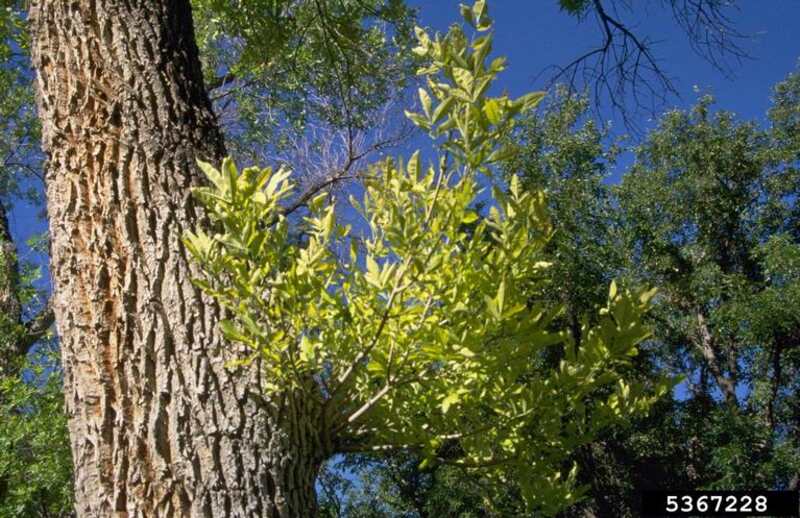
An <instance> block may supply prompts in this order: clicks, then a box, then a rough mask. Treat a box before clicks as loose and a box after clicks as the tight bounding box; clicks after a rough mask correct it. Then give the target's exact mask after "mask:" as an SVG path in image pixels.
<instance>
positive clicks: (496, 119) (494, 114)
mask: <svg viewBox="0 0 800 518" xmlns="http://www.w3.org/2000/svg"><path fill="white" fill-rule="evenodd" d="M483 113H485V114H486V118H487V119H489V122H491V123H492V124H499V123H500V120H501V116H502V111H501V108H500V103H498V102H497V100H496V99H488V100H487V101H486V102H485V103H484V105H483Z"/></svg>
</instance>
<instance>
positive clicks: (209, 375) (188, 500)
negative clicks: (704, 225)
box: [30, 0, 320, 517]
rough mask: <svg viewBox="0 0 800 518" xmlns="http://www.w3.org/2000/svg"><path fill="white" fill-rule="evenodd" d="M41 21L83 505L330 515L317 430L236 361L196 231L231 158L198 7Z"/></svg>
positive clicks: (50, 6)
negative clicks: (207, 171)
mask: <svg viewBox="0 0 800 518" xmlns="http://www.w3.org/2000/svg"><path fill="white" fill-rule="evenodd" d="M30 22H31V30H32V44H33V48H32V53H33V62H34V66H35V68H36V71H37V93H38V102H39V111H40V117H41V118H42V124H43V144H44V148H45V151H46V153H47V155H48V165H47V169H46V170H47V177H46V180H47V199H48V217H49V224H50V235H51V240H52V250H51V253H52V259H51V261H52V265H51V271H52V276H53V283H54V289H55V298H54V301H53V307H54V310H55V314H56V324H57V328H58V333H59V336H60V339H61V347H62V356H63V363H64V370H65V395H66V407H67V411H68V414H69V426H70V436H71V442H72V451H73V458H74V463H75V482H76V502H77V511H78V514H79V515H80V516H92V517H94V516H102V517H106V516H148V517H149V516H280V517H288V516H310V515H313V514H314V508H315V503H314V488H313V480H314V477H315V476H316V470H317V468H318V466H319V462H320V456H319V455H317V454H316V453H315V452H314V451H312V448H313V445H314V444H315V441H314V440H313V437H312V436H313V435H314V433H315V429H314V426H313V424H312V423H310V421H309V416H308V415H307V413H303V412H301V411H298V410H297V409H298V408H300V409H302V405H277V404H274V405H273V404H271V403H270V404H266V405H265V404H264V403H257V402H256V400H255V398H251V397H249V395H248V394H250V393H251V391H259V390H260V383H259V382H258V379H257V378H258V376H257V373H256V372H255V369H254V368H250V369H249V370H247V371H246V372H245V371H244V370H240V371H239V372H236V373H233V372H231V371H229V370H228V369H226V367H225V363H226V361H227V360H229V359H231V358H232V357H233V356H234V355H236V354H237V351H234V350H233V348H232V346H230V345H227V344H224V343H223V342H222V340H221V339H220V338H219V337H218V335H217V333H216V331H215V329H216V324H217V322H218V320H219V318H220V311H219V309H218V308H217V307H216V306H215V305H214V304H213V303H211V302H210V301H209V300H208V299H206V298H204V297H202V296H201V294H200V292H199V290H197V289H196V288H195V287H194V286H192V284H191V283H190V278H191V277H194V276H199V275H198V272H197V271H196V270H195V269H194V267H193V266H192V265H191V263H190V262H189V260H188V257H187V254H186V252H185V251H184V249H183V247H182V245H181V244H180V239H181V236H182V234H183V232H184V231H185V230H188V229H192V228H194V227H195V225H196V224H197V222H198V221H200V220H201V217H200V215H199V214H198V212H197V210H198V209H197V208H196V206H195V204H194V202H193V201H192V198H191V195H190V187H191V186H193V185H196V184H198V183H199V182H200V181H201V180H200V178H199V175H198V172H197V169H196V165H195V159H196V158H201V159H204V160H208V161H212V162H218V161H219V159H220V158H221V156H222V154H223V153H224V149H223V144H222V137H221V135H220V132H219V129H218V126H217V123H216V120H215V117H214V115H213V112H212V110H211V106H210V103H209V101H208V96H207V94H206V92H205V90H204V88H203V81H202V75H201V70H200V64H199V60H198V56H197V48H196V45H195V42H194V32H193V28H192V20H191V10H190V6H189V2H188V1H187V0H150V1H137V0H72V1H66V0H37V1H34V2H33V5H32V6H31V11H30ZM239 352H240V351H239Z"/></svg>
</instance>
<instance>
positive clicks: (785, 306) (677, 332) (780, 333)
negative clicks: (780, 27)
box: [619, 74, 800, 488]
mask: <svg viewBox="0 0 800 518" xmlns="http://www.w3.org/2000/svg"><path fill="white" fill-rule="evenodd" d="M796 93H797V81H796V74H794V75H792V76H790V78H789V79H788V80H787V81H785V82H783V83H781V84H779V85H778V87H777V88H776V98H775V105H774V107H773V109H772V110H771V112H770V118H771V122H772V126H771V127H770V128H766V129H761V128H759V127H758V126H756V125H755V124H754V123H748V122H740V121H737V120H736V119H735V118H734V116H733V115H732V114H731V113H729V112H724V111H720V112H717V113H713V112H712V110H711V106H712V102H713V100H712V99H711V98H710V97H704V98H702V99H701V100H700V102H699V103H698V104H697V105H696V106H695V107H694V108H693V109H692V110H691V111H688V112H684V111H673V112H670V113H668V114H666V115H665V116H664V118H663V119H662V121H661V123H660V126H659V128H658V129H657V130H655V131H654V132H652V133H651V135H650V136H649V137H648V139H647V140H646V141H645V142H644V144H643V145H642V146H641V148H640V149H639V150H638V153H637V161H636V165H635V166H634V167H633V168H632V170H631V171H630V172H629V173H628V174H627V175H626V176H625V178H624V180H623V182H622V184H621V186H620V188H619V196H620V202H621V206H622V208H623V210H624V211H625V215H626V216H625V219H626V227H627V230H626V232H627V233H628V237H629V245H627V248H628V249H629V250H630V254H629V257H630V258H631V274H632V275H634V276H635V277H637V278H638V279H641V280H645V282H652V283H654V284H656V285H659V286H661V287H662V290H661V292H660V293H661V294H662V295H661V298H659V300H658V301H657V303H656V309H655V310H654V312H653V313H652V318H654V319H655V320H654V327H655V329H656V330H657V331H656V334H655V339H656V340H657V342H658V343H659V349H660V350H661V351H662V353H661V355H662V360H661V361H662V362H663V365H664V366H665V367H667V368H668V369H670V370H672V371H673V372H683V373H684V374H685V375H686V376H687V384H688V385H687V391H688V392H689V395H688V398H687V399H688V400H687V401H686V402H684V403H682V404H680V405H679V406H678V408H677V410H678V411H677V412H676V418H677V419H679V420H680V422H681V423H682V428H683V429H684V430H687V431H689V439H688V440H686V439H683V440H682V441H681V442H680V443H678V445H677V447H676V452H680V453H679V455H681V456H682V457H683V459H684V460H683V462H682V464H683V465H684V466H686V467H687V469H686V472H687V474H688V475H689V480H688V481H686V482H688V484H691V485H693V486H694V487H714V488H734V487H742V486H743V485H745V484H751V485H752V484H753V483H754V482H755V483H757V484H758V485H759V486H762V487H776V488H780V487H787V486H791V485H792V484H796V482H793V481H794V480H796V473H797V471H798V470H797V468H798V459H800V450H798V443H797V432H796V431H795V430H796V426H795V422H796V419H795V416H796V414H795V413H794V412H795V409H796V407H797V397H798V391H797V388H798V387H797V386H796V383H795V379H796V376H795V373H796V372H797V371H796V369H797V367H798V365H797V357H796V351H797V345H798V337H799V336H800V335H798V322H800V318H798V314H797V307H798V306H797V303H796V302H797V301H796V298H795V297H796V293H797V292H796V290H797V286H798V285H797V277H796V272H795V269H794V268H795V258H796V254H797V247H798V241H797V233H796V214H797V196H796V192H797V185H798V183H800V182H798V177H797V171H798V169H797V167H796V164H797V162H796V160H797V155H796V148H793V147H792V146H793V142H795V140H793V139H794V138H795V133H796V130H797V126H796V125H794V124H793V122H792V121H793V115H792V113H793V111H796V109H797V105H796V99H797V97H796ZM684 485H685V484H684Z"/></svg>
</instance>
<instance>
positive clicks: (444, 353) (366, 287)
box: [185, 2, 667, 513]
mask: <svg viewBox="0 0 800 518" xmlns="http://www.w3.org/2000/svg"><path fill="white" fill-rule="evenodd" d="M463 12H464V15H465V17H466V18H467V21H468V22H469V23H470V25H472V26H473V28H475V29H476V30H478V31H479V32H482V33H485V31H486V30H487V29H488V28H489V26H490V22H489V20H488V17H487V15H486V10H485V5H484V3H483V2H478V3H476V4H475V5H474V6H472V7H469V8H466V9H464V10H463ZM417 35H418V39H419V47H417V49H416V50H415V52H417V53H418V54H420V55H421V56H422V57H423V58H425V59H426V60H427V61H428V64H427V65H426V68H424V69H423V70H421V71H420V73H422V74H425V75H426V76H427V77H428V89H423V90H420V100H421V104H422V108H423V112H424V113H421V114H409V116H410V117H411V119H412V120H413V121H414V122H415V123H416V124H417V125H418V126H420V127H422V128H424V129H426V130H428V131H429V132H430V133H431V134H432V136H433V137H442V140H443V142H440V143H439V145H438V146H437V148H438V149H440V150H444V151H442V154H441V157H440V158H439V159H438V160H437V161H436V165H423V161H422V159H421V158H420V154H419V153H415V154H413V155H412V156H411V157H410V158H408V160H402V159H398V160H386V161H384V162H383V163H380V164H378V165H376V166H374V167H373V168H372V170H371V172H370V173H371V174H370V175H369V179H368V180H367V181H366V182H365V192H364V196H363V199H362V200H360V201H357V200H355V199H352V198H351V199H350V204H351V206H352V208H353V209H354V210H355V211H357V212H358V213H359V214H360V215H361V216H362V217H363V219H364V222H365V224H366V227H368V230H367V231H365V232H363V235H358V236H356V235H354V234H355V233H354V232H353V231H352V229H351V228H349V227H344V226H342V225H340V224H339V223H338V222H337V217H336V214H335V210H334V204H333V202H332V201H331V200H330V199H329V197H328V196H327V195H320V196H318V197H316V198H315V199H313V200H312V201H311V202H310V203H309V205H308V208H309V212H310V215H309V216H308V217H307V218H305V220H304V222H303V223H302V224H300V227H301V228H299V229H297V230H300V231H302V233H303V235H304V236H305V237H304V238H303V239H301V240H300V242H299V243H297V240H292V239H290V232H289V230H290V226H289V223H288V221H287V220H286V219H285V218H284V216H283V215H282V209H281V207H282V202H285V201H286V200H287V199H288V198H289V197H290V196H291V193H292V183H291V175H290V173H289V172H288V171H285V170H278V171H273V170H272V169H270V168H266V169H257V168H248V169H245V170H244V171H242V172H241V173H240V172H239V171H237V169H236V167H235V166H234V164H233V162H232V161H231V160H226V161H225V162H224V163H223V165H222V168H221V171H218V170H216V169H215V168H214V167H212V166H210V165H208V164H201V166H202V168H203V170H204V171H205V173H206V174H207V176H208V178H209V179H210V181H211V185H210V186H208V187H203V188H200V189H197V191H196V194H197V196H198V198H199V199H200V200H201V201H202V203H203V204H204V205H205V207H206V208H207V210H208V213H209V214H210V216H211V218H212V221H213V222H214V223H215V224H216V225H217V227H216V228H217V229H219V232H218V233H216V234H208V233H206V232H204V231H202V230H197V231H196V233H193V234H188V235H187V236H186V239H185V243H186V245H187V248H188V249H189V251H190V252H191V254H192V255H193V256H194V257H195V258H196V260H198V261H199V263H200V264H201V265H202V267H203V269H204V272H205V274H206V278H205V279H198V280H197V281H196V282H197V284H198V285H199V286H201V287H202V288H203V289H204V290H205V291H206V292H207V293H208V294H210V295H211V296H213V297H214V298H215V299H217V300H218V301H219V302H220V303H221V304H223V305H224V306H225V307H226V308H228V309H229V310H230V313H231V315H232V319H231V320H230V321H226V322H224V323H223V325H222V331H223V333H224V334H225V336H226V337H227V338H228V339H229V340H231V341H233V342H239V343H242V344H246V345H247V346H249V347H250V348H251V349H252V351H253V355H252V357H251V358H258V359H259V360H260V364H261V365H262V367H263V369H264V379H265V380H267V381H266V384H265V386H264V391H265V397H266V398H271V397H274V396H275V395H276V394H278V393H280V392H281V391H284V390H286V389H287V388H288V387H293V388H295V389H300V390H303V391H305V393H306V397H307V398H308V399H309V401H312V402H313V403H314V404H315V405H317V406H318V408H319V409H321V411H322V412H327V414H326V415H327V416H328V417H327V419H326V420H325V422H326V423H328V424H329V426H330V429H331V433H332V434H333V436H334V444H335V445H336V448H337V449H338V451H345V452H346V451H375V450H382V449H386V448H397V447H405V448H410V449H415V450H416V451H418V452H420V453H421V454H422V456H423V457H424V458H425V461H424V462H425V463H426V464H430V463H436V462H445V463H451V464H457V465H461V466H464V467H465V468H466V469H476V470H477V469H480V470H483V472H484V473H485V475H486V481H487V484H488V485H489V486H491V485H494V487H496V488H498V491H505V490H508V489H509V488H511V487H515V488H518V490H519V491H520V493H521V495H522V496H523V499H524V500H525V502H526V503H527V504H528V505H529V506H531V508H534V507H535V508H540V509H542V510H543V511H545V512H547V513H552V512H555V511H556V510H558V509H560V508H562V507H563V506H564V505H567V504H569V503H571V502H573V501H574V500H575V499H576V498H578V496H579V494H580V491H579V490H576V489H575V488H574V487H573V482H574V477H575V470H574V469H573V470H570V469H568V468H567V469H564V468H565V460H566V459H567V458H568V457H569V455H570V454H572V453H573V452H574V451H575V449H576V448H577V447H578V446H579V445H581V444H584V443H586V442H587V441H589V440H591V439H592V437H593V436H594V434H595V433H596V432H597V431H598V430H599V429H600V428H602V427H604V426H607V425H608V424H609V423H611V422H614V421H615V420H618V419H621V418H625V417H627V416H629V415H630V414H631V413H633V412H639V411H644V410H646V408H647V407H648V406H649V404H650V403H651V402H652V400H653V399H654V398H655V396H656V395H657V393H663V392H664V391H665V390H666V389H667V385H666V384H661V385H659V386H658V387H657V388H656V390H655V391H650V392H647V393H645V391H644V389H643V388H642V387H639V386H631V385H629V384H627V383H626V382H625V381H624V380H623V379H621V376H620V374H619V373H620V368H621V367H623V366H625V365H626V364H627V363H628V361H629V359H630V358H631V356H633V355H635V354H636V348H635V346H636V344H637V343H638V342H640V341H641V340H642V339H644V338H645V337H646V336H647V335H648V331H647V330H646V329H645V328H644V327H643V326H642V325H641V323H640V316H641V313H642V311H643V310H644V309H645V306H646V304H647V302H648V300H649V298H650V297H651V296H652V292H643V293H637V294H633V293H630V292H628V291H625V290H621V289H618V288H617V287H616V285H613V284H612V286H611V289H610V293H609V296H608V302H607V306H606V307H605V308H603V309H602V310H601V316H600V318H599V320H598V324H597V325H596V326H595V327H594V328H592V329H587V330H585V333H584V336H585V337H586V338H585V339H584V340H583V341H582V343H581V344H580V347H576V346H575V344H573V343H572V341H571V338H570V335H569V334H568V333H566V332H562V331H557V330H553V329H552V328H551V326H550V323H551V322H552V319H553V318H554V317H555V316H556V315H557V311H558V310H556V311H555V312H554V311H553V310H545V308H544V306H543V305H540V304H537V303H536V302H535V301H534V297H532V296H531V295H532V294H534V293H536V290H537V286H538V285H539V284H540V282H541V281H542V279H543V278H544V275H546V273H547V269H548V268H549V266H550V265H549V264H548V263H546V262H544V261H543V260H542V255H541V250H542V248H543V246H544V245H545V244H546V242H547V240H548V238H549V237H550V235H551V228H552V227H551V224H550V222H549V221H548V217H547V214H546V213H545V201H544V195H543V194H542V193H538V194H535V195H534V194H530V193H529V192H526V191H523V190H522V189H520V188H519V184H518V182H517V181H516V180H515V179H514V180H512V181H511V183H510V186H509V188H508V190H507V192H506V193H502V192H501V191H500V190H497V189H495V190H494V194H493V198H492V203H491V205H490V209H489V210H488V215H486V216H485V217H483V216H481V215H480V214H479V213H478V212H477V211H476V209H475V200H476V196H477V195H478V193H479V191H480V185H481V181H479V178H480V175H485V174H488V173H490V172H491V170H490V164H491V163H492V162H494V161H496V160H497V159H498V156H500V155H501V154H502V153H503V151H502V150H499V149H498V148H497V145H496V143H497V142H498V140H499V138H500V136H502V135H504V134H507V132H508V131H510V129H511V127H512V126H513V124H514V119H515V116H516V115H518V114H520V113H521V112H523V111H525V110H528V109H530V108H532V107H533V106H535V104H536V102H537V101H538V100H539V99H540V98H541V95H539V94H531V95H527V96H524V97H522V98H521V99H516V100H512V99H509V98H508V97H505V96H503V97H495V98H490V97H487V96H486V92H487V90H488V88H489V86H490V85H491V83H492V81H493V80H494V79H495V77H496V75H497V74H498V72H499V71H500V70H501V69H502V61H501V60H495V61H493V62H492V63H491V64H490V65H488V66H487V65H486V58H487V56H488V54H489V49H490V48H491V41H492V36H491V34H488V33H486V34H485V35H483V36H481V37H479V38H477V39H475V40H474V41H472V42H471V43H469V42H468V41H467V38H466V36H465V35H464V33H463V32H462V30H461V29H460V28H459V27H454V28H452V29H451V30H450V32H448V34H447V35H446V36H443V37H440V36H437V37H435V38H431V37H430V36H429V35H428V34H427V33H426V32H425V31H424V30H422V29H417ZM445 157H449V158H445ZM483 183H486V182H483ZM553 347H562V348H564V350H565V353H564V357H563V360H562V361H561V362H560V365H558V366H557V367H555V368H553V367H548V366H547V364H546V363H545V362H544V361H543V356H544V353H545V352H546V351H547V349H548V348H553Z"/></svg>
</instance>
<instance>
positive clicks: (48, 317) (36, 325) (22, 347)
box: [17, 297, 56, 355]
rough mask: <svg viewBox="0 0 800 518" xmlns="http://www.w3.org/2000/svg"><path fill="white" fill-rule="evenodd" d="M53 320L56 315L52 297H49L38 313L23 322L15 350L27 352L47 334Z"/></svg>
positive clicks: (20, 352) (23, 353)
mask: <svg viewBox="0 0 800 518" xmlns="http://www.w3.org/2000/svg"><path fill="white" fill-rule="evenodd" d="M55 321H56V317H55V313H54V312H53V299H52V297H51V298H49V299H48V300H47V303H46V304H45V305H44V307H43V308H42V309H41V310H40V311H39V313H38V314H37V315H36V316H35V317H33V318H32V319H30V320H29V321H27V322H26V323H25V325H24V327H25V334H24V335H23V336H22V338H20V340H19V341H18V342H17V351H18V352H19V354H20V355H25V354H28V351H30V348H31V347H32V346H33V344H35V343H36V342H38V341H39V340H40V339H41V338H43V337H44V336H45V335H46V334H47V332H48V331H49V330H50V328H51V327H52V326H53V324H54V323H55Z"/></svg>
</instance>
